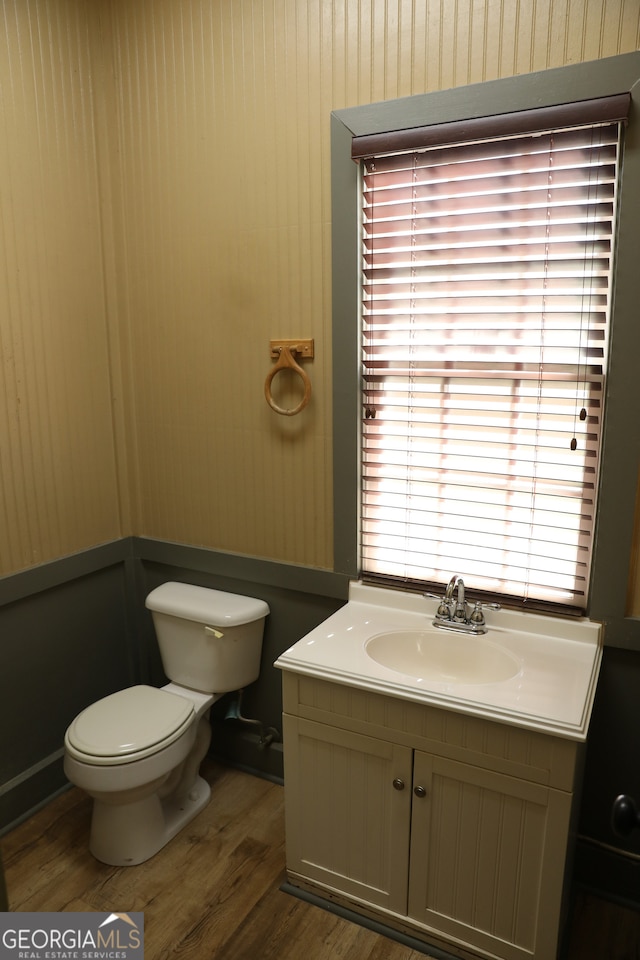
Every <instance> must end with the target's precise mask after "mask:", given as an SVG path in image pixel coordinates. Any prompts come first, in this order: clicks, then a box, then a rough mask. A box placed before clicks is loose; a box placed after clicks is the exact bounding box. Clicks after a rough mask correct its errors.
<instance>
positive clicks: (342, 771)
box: [283, 715, 412, 914]
mask: <svg viewBox="0 0 640 960" xmlns="http://www.w3.org/2000/svg"><path fill="white" fill-rule="evenodd" d="M283 722H284V735H285V784H286V836H287V868H288V870H290V871H291V872H293V873H298V874H300V875H302V876H304V877H307V878H308V879H310V880H313V881H316V882H317V883H320V884H322V885H323V886H327V887H330V888H334V889H336V890H339V891H341V892H343V893H346V894H348V895H350V896H354V897H358V898H360V899H362V900H365V901H366V902H368V903H372V904H376V905H378V906H383V907H386V908H387V909H389V910H393V911H395V912H397V913H403V914H406V909H407V883H408V862H409V823H410V811H411V760H412V751H411V750H410V749H409V748H408V747H402V746H398V745H397V744H393V743H386V742H384V741H379V740H376V739H373V738H371V737H365V736H362V735H360V734H355V733H349V732H346V731H343V730H339V729H337V728H335V727H331V726H328V725H325V724H321V723H315V722H312V721H308V720H302V719H299V718H297V717H290V716H287V715H285V716H284V718H283ZM394 780H400V781H402V782H403V783H404V788H403V789H397V788H396V787H394V785H393V781H394Z"/></svg>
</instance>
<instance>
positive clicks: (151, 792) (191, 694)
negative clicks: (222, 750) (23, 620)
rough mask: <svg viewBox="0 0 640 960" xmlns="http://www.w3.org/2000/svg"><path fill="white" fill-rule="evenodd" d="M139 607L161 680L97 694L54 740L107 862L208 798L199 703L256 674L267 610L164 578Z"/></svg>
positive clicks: (135, 855)
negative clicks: (87, 806)
mask: <svg viewBox="0 0 640 960" xmlns="http://www.w3.org/2000/svg"><path fill="white" fill-rule="evenodd" d="M146 606H147V607H148V609H149V610H151V613H152V616H153V622H154V627H155V631H156V636H157V639H158V645H159V647H160V655H161V657H162V663H163V666H164V671H165V674H166V675H167V677H168V679H169V680H170V682H169V683H168V684H167V685H166V686H165V687H162V688H157V687H150V686H146V685H144V684H139V685H137V686H133V687H129V688H127V689H126V690H120V691H118V692H117V693H113V694H111V695H110V696H108V697H104V698H103V699H102V700H98V701H97V702H96V703H93V704H91V706H89V707H87V708H86V709H85V710H83V711H82V712H81V713H80V714H78V716H77V717H76V718H75V720H74V721H73V722H72V723H71V724H70V726H69V728H68V729H67V732H66V734H65V740H64V746H65V752H64V771H65V774H66V776H67V778H68V779H69V780H70V781H71V783H73V784H75V785H76V786H78V787H81V788H82V789H83V790H85V791H86V792H87V793H88V794H89V796H91V797H93V812H92V818H91V835H90V840H89V849H90V850H91V853H92V854H93V855H94V857H96V859H98V860H101V861H102V862H103V863H108V864H113V865H114V866H128V865H133V864H137V863H143V862H144V861H145V860H148V859H149V858H150V857H152V856H153V855H154V854H155V853H157V852H158V851H159V850H161V849H162V847H164V845H165V844H166V843H168V842H169V840H171V838H172V837H174V836H175V835H176V834H177V833H178V832H179V831H180V830H182V828H183V827H184V826H186V825H187V824H188V823H189V822H190V821H191V820H192V819H193V818H194V817H195V816H196V814H198V813H199V812H200V811H201V810H202V809H203V807H204V806H206V804H207V803H208V801H209V797H210V794H211V789H210V787H209V784H208V783H207V782H206V781H205V780H204V779H203V778H202V777H201V776H200V772H199V771H200V764H201V762H202V760H203V759H204V757H205V756H206V754H207V750H208V748H209V743H210V740H211V726H210V723H209V710H210V707H211V705H212V704H213V703H214V702H215V701H216V700H218V699H219V698H220V697H221V696H222V695H223V694H225V693H228V692H229V691H234V690H241V689H243V688H244V687H246V686H247V685H248V684H250V683H253V681H254V680H256V679H257V678H258V675H259V672H260V656H261V652H262V637H263V632H264V621H265V618H266V616H267V614H268V613H269V607H268V605H267V604H266V603H265V602H264V601H263V600H257V599H255V598H252V597H244V596H238V595H236V594H230V593H223V592H221V591H219V590H211V589H208V588H206V587H197V586H193V585H192V584H186V583H173V582H172V583H163V584H161V586H159V587H157V588H156V589H155V590H152V591H151V593H150V594H149V596H148V597H147V599H146Z"/></svg>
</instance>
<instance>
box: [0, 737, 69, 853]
mask: <svg viewBox="0 0 640 960" xmlns="http://www.w3.org/2000/svg"><path fill="white" fill-rule="evenodd" d="M63 758H64V750H56V752H55V753H53V754H51V755H50V756H48V757H45V758H44V760H40V761H39V762H38V763H36V764H34V765H33V766H32V767H29V769H27V770H24V771H23V772H22V773H21V774H20V775H19V776H17V777H14V778H13V779H12V780H9V781H8V782H7V783H4V784H3V785H2V786H1V787H0V825H1V826H0V836H2V835H3V834H5V833H8V832H9V831H10V830H13V829H14V827H17V826H18V824H20V823H22V822H23V821H24V820H27V819H28V818H29V817H30V816H32V815H33V814H34V813H36V812H37V811H38V810H40V809H41V808H42V807H44V806H46V804H47V803H49V802H50V801H51V800H53V799H54V797H57V796H58V795H59V794H60V793H64V791H65V790H68V789H69V788H70V786H71V784H70V783H69V781H68V780H67V778H66V776H65V774H64V770H63Z"/></svg>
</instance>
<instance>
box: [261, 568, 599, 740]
mask: <svg viewBox="0 0 640 960" xmlns="http://www.w3.org/2000/svg"><path fill="white" fill-rule="evenodd" d="M437 606H438V602H437V601H436V600H431V599H428V598H426V597H422V596H419V595H417V594H412V593H405V592H403V591H399V590H387V589H381V588H379V587H371V586H367V585H364V584H362V583H359V582H358V583H352V584H351V585H350V592H349V602H348V603H347V604H345V606H344V607H342V608H341V609H340V610H338V611H337V612H336V613H334V614H333V615H332V616H330V617H329V618H328V619H327V620H325V621H324V622H323V623H321V624H320V625H319V626H318V627H316V628H315V629H314V630H312V631H311V632H310V633H308V634H307V635H306V636H305V637H303V638H302V639H301V640H299V641H298V642H297V643H296V644H294V645H293V646H292V647H291V648H290V649H289V650H287V651H285V653H283V654H282V655H281V656H280V657H279V658H278V660H277V661H276V663H275V666H276V667H278V668H279V669H281V670H289V671H292V672H294V673H301V674H306V675H309V676H313V677H318V678H320V679H325V680H330V681H332V682H334V683H343V684H346V685H348V686H355V687H359V688H362V689H365V690H371V691H373V692H376V693H383V694H386V695H387V696H392V697H398V698H400V699H405V700H414V701H418V702H420V703H428V704H432V705H435V706H439V707H442V708H444V709H448V710H455V711H457V712H459V713H466V714H471V715H473V716H480V717H486V718H488V719H493V720H498V721H500V722H502V723H509V724H513V725H514V726H519V727H525V728H528V729H534V730H539V731H541V732H544V733H552V734H555V735H557V736H561V737H566V738H569V739H572V740H584V739H586V736H587V729H588V726H589V719H590V716H591V709H592V706H593V699H594V695H595V689H596V684H597V680H598V673H599V669H600V661H601V657H602V637H601V633H602V628H601V625H600V624H599V623H594V622H592V621H590V620H587V619H584V618H582V619H574V618H564V617H553V616H546V615H541V614H533V613H520V612H518V611H513V610H499V611H485V617H486V622H487V627H488V632H487V633H486V634H485V635H484V636H483V637H479V638H477V639H478V640H480V641H481V642H482V641H483V640H484V641H488V642H490V643H492V644H495V645H498V646H500V647H502V648H503V649H505V650H507V651H508V652H509V653H510V654H511V655H512V656H514V657H515V658H517V660H518V664H519V669H518V670H517V672H516V674H515V676H513V677H511V678H510V679H508V680H503V681H500V682H490V683H478V684H474V683H451V682H442V681H438V680H430V679H429V678H428V677H421V678H418V677H414V676H410V675H408V674H404V673H400V672H397V671H396V670H391V669H389V668H388V667H385V666H382V665H381V664H379V663H377V662H375V661H374V660H373V659H372V658H371V657H369V656H368V654H367V653H366V649H365V645H366V642H367V640H369V639H370V638H371V637H372V636H375V635H377V634H380V633H385V632H390V631H398V630H412V631H413V630H429V629H431V623H432V620H433V617H434V615H435V612H436V608H437ZM438 633H442V634H444V636H447V635H450V634H448V633H445V632H444V631H438ZM471 639H472V640H473V639H476V638H471Z"/></svg>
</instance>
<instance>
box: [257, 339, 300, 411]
mask: <svg viewBox="0 0 640 960" xmlns="http://www.w3.org/2000/svg"><path fill="white" fill-rule="evenodd" d="M275 349H276V350H277V351H278V353H279V357H278V362H277V363H276V365H275V367H274V368H273V370H272V371H271V372H270V374H269V376H268V377H267V379H266V380H265V384H264V395H265V397H266V400H267V403H268V404H269V406H270V407H271V409H272V410H275V412H276V413H280V414H282V416H284V417H293V416H295V415H296V413H300V411H301V410H304V408H305V407H306V405H307V404H308V403H309V398H310V397H311V381H310V380H309V377H308V376H307V374H306V373H305V372H304V370H303V369H302V367H301V366H300V365H299V364H298V363H296V361H295V358H294V356H293V354H294V353H298V352H299V349H298V347H296V346H293V347H289V346H286V345H284V346H281V347H276V348H275ZM287 369H288V370H293V371H294V373H297V374H298V376H299V377H301V379H302V383H303V386H304V395H303V397H302V400H301V401H300V403H299V404H298V406H297V407H292V408H291V410H285V409H284V408H283V407H279V406H278V404H277V403H276V402H275V400H274V399H273V397H272V396H271V383H272V381H273V378H274V377H275V375H276V374H277V373H279V372H280V370H287Z"/></svg>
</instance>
